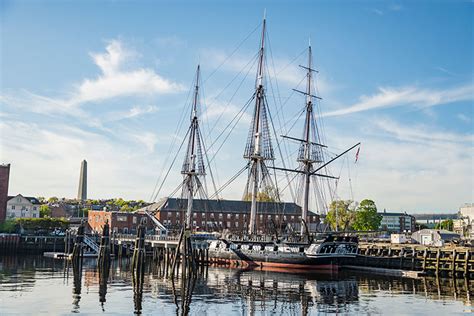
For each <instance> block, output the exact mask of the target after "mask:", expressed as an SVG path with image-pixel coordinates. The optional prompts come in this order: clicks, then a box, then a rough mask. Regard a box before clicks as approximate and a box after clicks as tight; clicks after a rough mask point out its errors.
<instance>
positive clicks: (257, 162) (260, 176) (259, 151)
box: [244, 16, 274, 235]
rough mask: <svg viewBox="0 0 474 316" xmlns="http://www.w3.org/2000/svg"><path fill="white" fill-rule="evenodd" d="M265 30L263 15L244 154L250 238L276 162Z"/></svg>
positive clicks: (255, 228)
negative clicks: (272, 162)
mask: <svg viewBox="0 0 474 316" xmlns="http://www.w3.org/2000/svg"><path fill="white" fill-rule="evenodd" d="M265 27H266V18H265V16H264V18H263V27H262V38H261V42H260V53H259V56H258V69H257V77H256V84H255V95H254V96H255V108H254V112H253V118H252V124H251V126H250V130H249V137H248V140H247V144H246V147H245V152H244V158H246V159H248V160H249V164H250V166H249V176H248V180H247V188H246V191H245V194H246V196H245V197H246V198H247V197H248V195H250V199H251V207H250V220H249V226H248V233H249V234H250V235H252V234H255V233H256V232H257V199H258V197H259V196H258V194H259V189H260V188H261V187H262V185H263V184H265V182H266V181H268V180H269V178H270V177H269V172H268V169H267V167H266V165H265V161H266V160H272V159H274V154H273V148H272V145H271V140H270V130H269V126H268V118H267V108H266V104H265V100H266V99H265V89H264V82H263V77H264V73H265V70H264V64H265Z"/></svg>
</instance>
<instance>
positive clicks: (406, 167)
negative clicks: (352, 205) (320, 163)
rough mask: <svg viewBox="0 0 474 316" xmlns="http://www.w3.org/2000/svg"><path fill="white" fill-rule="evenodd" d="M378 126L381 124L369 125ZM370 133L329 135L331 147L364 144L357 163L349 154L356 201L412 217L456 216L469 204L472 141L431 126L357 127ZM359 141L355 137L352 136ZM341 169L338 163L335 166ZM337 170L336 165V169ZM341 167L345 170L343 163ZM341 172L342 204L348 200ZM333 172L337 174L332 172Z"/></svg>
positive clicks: (366, 123) (345, 178) (344, 174)
mask: <svg viewBox="0 0 474 316" xmlns="http://www.w3.org/2000/svg"><path fill="white" fill-rule="evenodd" d="M374 121H379V124H373V122H374ZM361 125H363V126H371V129H370V130H369V133H362V132H354V130H353V129H350V130H351V133H350V134H345V133H344V131H341V129H340V128H337V129H334V130H331V131H332V132H333V133H332V134H331V135H329V136H330V139H331V142H330V144H329V145H334V144H336V145H338V147H340V148H343V147H344V146H343V144H345V145H349V144H353V143H355V142H357V141H361V142H362V147H361V150H360V154H359V161H358V163H357V164H353V159H354V156H353V155H354V153H352V154H349V156H348V157H349V163H348V165H349V166H351V167H350V168H351V171H350V174H351V180H352V181H351V183H352V190H353V192H354V195H355V199H356V200H359V201H360V200H361V199H364V198H372V199H374V201H376V203H377V206H378V207H379V209H383V208H387V210H396V211H407V212H409V213H411V212H424V211H427V212H436V211H444V212H446V211H450V212H455V211H456V210H457V208H458V207H459V205H461V204H462V203H465V202H469V201H470V200H471V199H472V186H473V183H472V179H473V177H474V168H473V165H472V154H471V153H472V151H473V150H474V148H473V142H472V141H473V135H465V134H456V133H452V132H447V131H440V130H439V128H437V127H435V126H415V127H413V126H408V125H403V124H401V123H400V122H395V121H391V120H387V119H380V120H379V119H377V120H374V119H373V118H367V119H366V121H364V122H361V121H360V120H359V121H358V126H361ZM354 135H359V136H354ZM339 163H341V162H339ZM336 165H337V163H336ZM342 165H344V164H343V163H342ZM346 169H347V168H344V171H343V172H342V177H341V180H340V182H339V183H340V185H339V189H340V190H339V194H340V196H341V198H345V199H349V198H351V194H350V192H351V188H350V186H349V181H348V174H347V171H346ZM332 170H337V171H339V168H337V167H335V166H333V169H332Z"/></svg>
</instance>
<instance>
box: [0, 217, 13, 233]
mask: <svg viewBox="0 0 474 316" xmlns="http://www.w3.org/2000/svg"><path fill="white" fill-rule="evenodd" d="M15 231H16V221H15V220H14V219H7V220H6V221H4V222H3V223H0V233H14V232H15Z"/></svg>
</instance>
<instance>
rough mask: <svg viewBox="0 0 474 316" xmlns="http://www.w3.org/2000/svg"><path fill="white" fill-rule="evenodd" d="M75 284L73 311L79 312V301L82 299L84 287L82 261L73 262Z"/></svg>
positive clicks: (73, 289)
mask: <svg viewBox="0 0 474 316" xmlns="http://www.w3.org/2000/svg"><path fill="white" fill-rule="evenodd" d="M72 272H73V285H72V306H73V307H72V312H73V313H79V309H80V306H79V302H80V301H81V289H82V262H81V261H73V262H72Z"/></svg>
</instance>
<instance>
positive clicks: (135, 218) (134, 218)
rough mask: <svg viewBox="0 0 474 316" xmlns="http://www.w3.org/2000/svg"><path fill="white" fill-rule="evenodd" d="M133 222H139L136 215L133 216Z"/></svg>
mask: <svg viewBox="0 0 474 316" xmlns="http://www.w3.org/2000/svg"><path fill="white" fill-rule="evenodd" d="M133 223H134V224H136V223H137V217H136V216H133Z"/></svg>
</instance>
